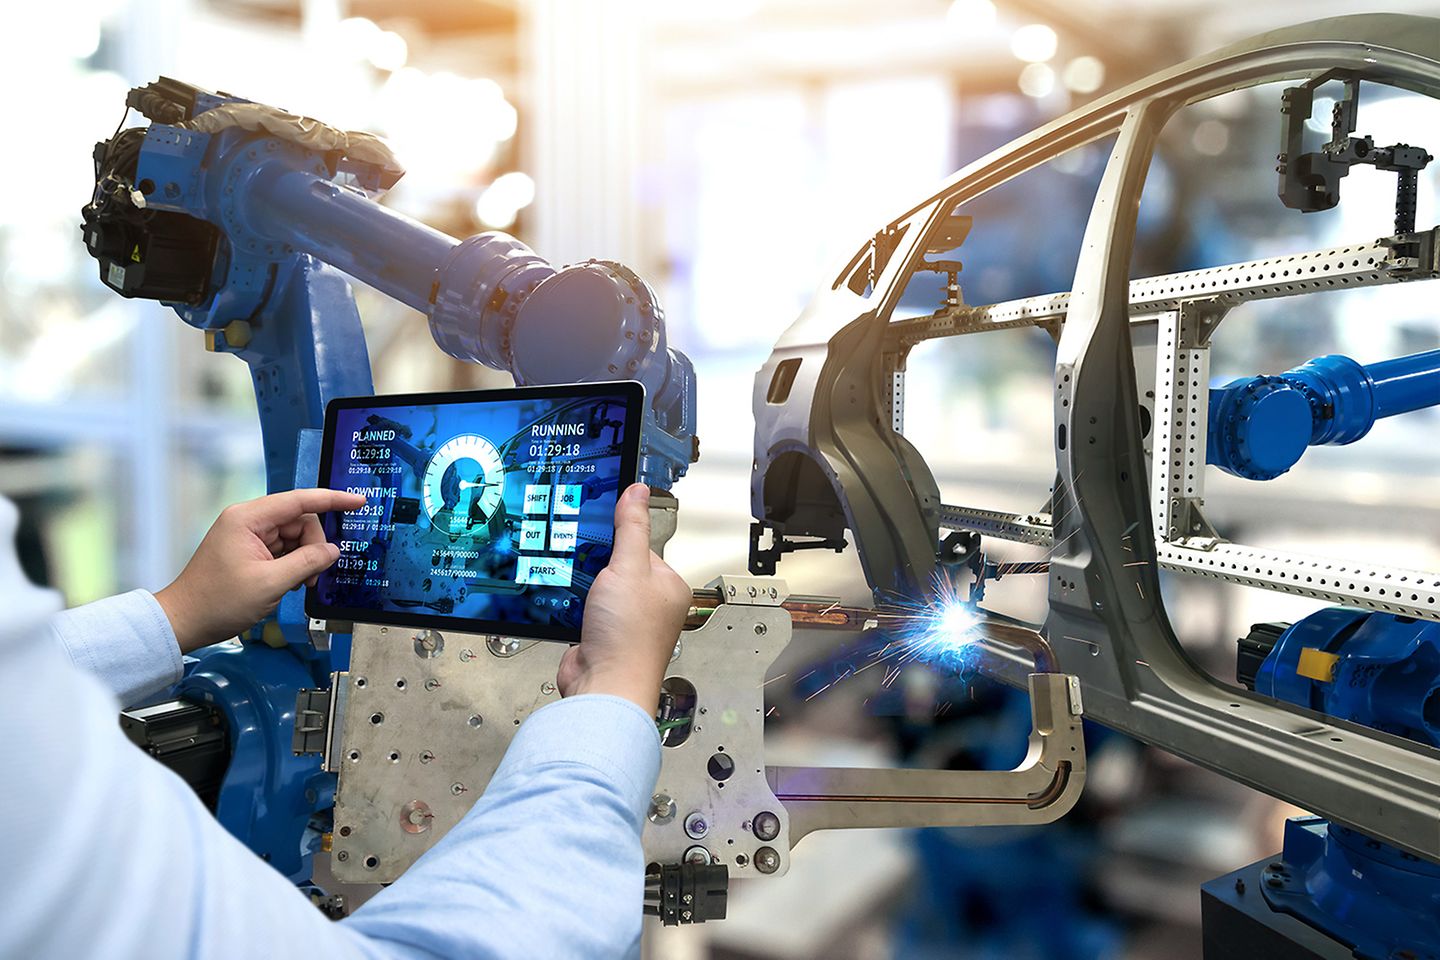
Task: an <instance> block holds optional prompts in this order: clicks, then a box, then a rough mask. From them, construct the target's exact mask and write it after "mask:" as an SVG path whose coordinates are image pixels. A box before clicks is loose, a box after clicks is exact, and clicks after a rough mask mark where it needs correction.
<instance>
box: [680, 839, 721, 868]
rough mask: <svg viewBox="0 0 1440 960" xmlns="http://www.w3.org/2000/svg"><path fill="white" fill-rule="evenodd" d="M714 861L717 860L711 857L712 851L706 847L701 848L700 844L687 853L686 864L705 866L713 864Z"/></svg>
mask: <svg viewBox="0 0 1440 960" xmlns="http://www.w3.org/2000/svg"><path fill="white" fill-rule="evenodd" d="M714 860H715V858H714V857H712V856H711V855H710V851H709V850H706V849H705V848H704V847H702V846H700V845H699V844H696V845H695V846H693V847H691V848H690V849H688V850H686V851H685V862H686V863H700V864H705V863H713V862H714Z"/></svg>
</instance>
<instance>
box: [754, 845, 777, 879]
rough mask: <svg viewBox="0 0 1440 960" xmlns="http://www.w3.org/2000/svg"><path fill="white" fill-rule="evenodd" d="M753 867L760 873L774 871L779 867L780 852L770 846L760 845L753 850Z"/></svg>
mask: <svg viewBox="0 0 1440 960" xmlns="http://www.w3.org/2000/svg"><path fill="white" fill-rule="evenodd" d="M755 869H756V870H759V871H760V872H761V873H774V872H775V871H776V870H779V869H780V854H778V853H776V852H775V850H774V849H773V848H771V847H761V848H760V849H759V850H756V851H755Z"/></svg>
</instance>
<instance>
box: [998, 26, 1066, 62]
mask: <svg viewBox="0 0 1440 960" xmlns="http://www.w3.org/2000/svg"><path fill="white" fill-rule="evenodd" d="M1059 47H1060V38H1059V37H1057V36H1056V35H1055V31H1054V30H1052V29H1050V28H1049V27H1047V26H1046V25H1045V24H1043V23H1027V24H1026V25H1025V26H1023V27H1020V28H1018V29H1017V30H1016V31H1015V32H1014V33H1013V34H1011V35H1010V52H1011V53H1013V54H1015V56H1017V57H1019V58H1020V59H1021V60H1024V61H1025V62H1026V63H1044V62H1045V61H1046V60H1049V59H1050V58H1051V57H1053V56H1055V51H1056V50H1057V49H1059Z"/></svg>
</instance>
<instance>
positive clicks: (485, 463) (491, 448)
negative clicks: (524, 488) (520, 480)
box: [425, 433, 505, 537]
mask: <svg viewBox="0 0 1440 960" xmlns="http://www.w3.org/2000/svg"><path fill="white" fill-rule="evenodd" d="M504 481H505V467H504V466H503V465H502V464H501V461H500V451H499V450H496V449H495V445H494V444H493V443H491V442H490V441H489V440H486V439H485V438H484V437H482V436H479V435H478V434H473V433H465V434H461V435H460V436H458V437H454V438H452V439H450V440H448V441H446V443H445V445H444V446H442V447H441V448H440V449H439V450H436V451H435V455H434V456H432V457H431V458H430V463H429V464H427V465H426V467H425V513H426V515H427V516H429V518H430V524H431V526H432V527H435V528H436V529H438V530H441V531H443V532H445V533H448V534H449V535H450V536H452V537H456V536H461V535H463V534H477V533H483V532H487V531H488V529H489V527H490V521H491V520H492V519H493V518H494V517H495V516H496V514H497V513H499V511H500V507H501V502H502V500H501V495H502V493H503V492H504V490H503V485H504Z"/></svg>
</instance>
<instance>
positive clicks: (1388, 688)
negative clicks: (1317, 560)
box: [1206, 607, 1440, 960]
mask: <svg viewBox="0 0 1440 960" xmlns="http://www.w3.org/2000/svg"><path fill="white" fill-rule="evenodd" d="M1255 690H1256V692H1257V693H1262V694H1266V695H1268V696H1272V697H1275V698H1277V699H1280V700H1285V701H1287V702H1289V703H1294V704H1298V705H1300V706H1304V707H1308V708H1310V709H1312V710H1315V711H1317V712H1320V713H1323V714H1326V715H1327V716H1332V717H1338V718H1341V719H1344V720H1350V721H1353V722H1355V723H1359V724H1363V725H1365V726H1370V727H1374V728H1376V729H1377V730H1382V731H1384V732H1386V733H1390V734H1394V735H1396V736H1400V737H1405V738H1407V739H1410V740H1414V741H1417V742H1419V743H1423V744H1426V745H1428V746H1440V623H1436V622H1434V621H1430V620H1417V619H1415V618H1413V617H1403V616H1398V615H1396V614H1390V613H1381V612H1376V611H1366V610H1355V609H1349V608H1345V607H1331V608H1326V609H1323V610H1320V611H1318V612H1316V613H1314V614H1311V615H1310V616H1308V617H1306V618H1304V619H1303V620H1300V621H1298V622H1296V623H1294V624H1292V625H1291V626H1290V627H1288V628H1287V629H1286V630H1285V631H1284V632H1283V633H1281V634H1280V636H1279V638H1278V639H1277V640H1276V641H1275V645H1274V647H1273V648H1272V649H1271V651H1270V653H1269V655H1268V656H1267V657H1266V658H1265V661H1264V662H1263V663H1262V664H1261V666H1260V668H1259V670H1258V671H1257V672H1256V675H1255ZM1244 872H1245V871H1241V872H1240V873H1244ZM1240 873H1237V874H1236V875H1234V876H1240ZM1258 876H1259V878H1260V879H1261V883H1260V888H1259V889H1260V893H1261V895H1262V899H1263V901H1264V904H1265V905H1266V906H1267V907H1268V909H1269V910H1271V911H1276V912H1279V913H1282V914H1285V915H1288V916H1291V917H1295V918H1298V919H1300V920H1302V921H1304V922H1305V923H1306V924H1308V925H1309V926H1310V927H1312V928H1314V929H1316V930H1319V931H1323V933H1324V934H1326V935H1327V936H1328V937H1330V938H1332V939H1333V940H1335V941H1337V942H1338V943H1340V944H1343V945H1344V946H1345V947H1346V948H1348V949H1346V950H1344V951H1342V952H1343V953H1344V955H1346V956H1349V955H1350V952H1351V951H1353V955H1354V956H1355V957H1359V958H1361V960H1392V958H1401V957H1404V958H1407V960H1440V864H1437V863H1432V862H1430V861H1427V860H1422V859H1421V858H1419V857H1417V856H1415V855H1414V854H1411V853H1407V852H1405V851H1403V850H1400V849H1397V848H1396V847H1393V846H1391V845H1389V844H1386V843H1382V842H1380V841H1378V840H1375V839H1372V838H1370V837H1367V836H1365V835H1363V834H1360V833H1357V832H1356V831H1354V830H1352V829H1350V828H1349V827H1346V826H1344V825H1342V824H1338V823H1332V822H1330V821H1326V820H1323V819H1320V818H1318V817H1296V818H1294V819H1292V820H1290V821H1289V822H1288V823H1287V824H1286V826H1285V843H1284V850H1283V851H1282V853H1281V855H1280V857H1279V858H1278V859H1276V860H1274V861H1271V862H1270V863H1268V864H1267V865H1265V866H1264V867H1263V868H1260V872H1259V874H1258ZM1231 880H1232V878H1231V877H1227V878H1223V882H1222V881H1217V882H1216V884H1212V885H1207V888H1206V894H1207V897H1210V898H1211V899H1212V900H1213V901H1215V902H1219V901H1224V902H1226V903H1228V904H1229V905H1230V908H1231V909H1235V910H1249V911H1251V912H1252V913H1253V911H1254V910H1255V909H1256V908H1257V906H1258V902H1257V900H1256V898H1255V897H1254V896H1248V897H1247V896H1245V894H1246V890H1245V884H1244V883H1243V882H1240V881H1236V882H1235V886H1234V891H1233V892H1232V891H1231V890H1230V889H1228V888H1225V883H1228V882H1229V881H1231ZM1212 887H1213V889H1212ZM1207 909H1208V906H1207ZM1257 922H1260V923H1263V924H1266V925H1267V927H1268V926H1269V921H1268V920H1267V919H1266V918H1263V917H1261V918H1257ZM1297 955H1299V954H1297ZM1307 955H1310V954H1307ZM1314 955H1321V954H1314ZM1323 955H1326V956H1328V955H1329V954H1323ZM1336 955H1337V956H1338V955H1340V954H1338V953H1337V954H1336Z"/></svg>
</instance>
